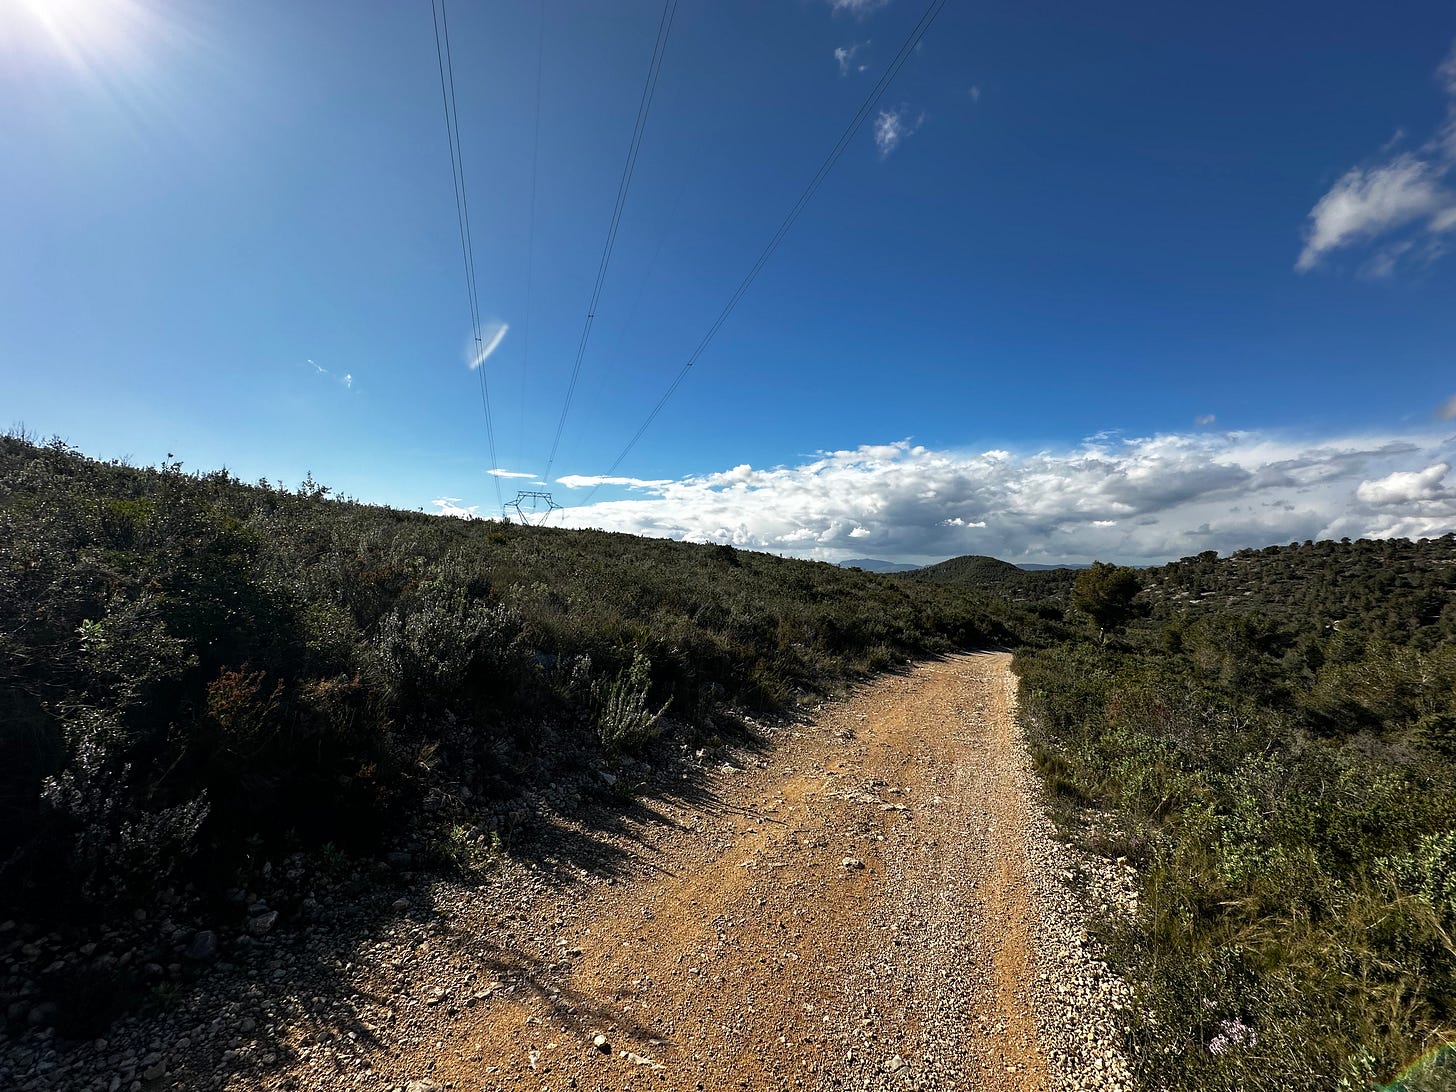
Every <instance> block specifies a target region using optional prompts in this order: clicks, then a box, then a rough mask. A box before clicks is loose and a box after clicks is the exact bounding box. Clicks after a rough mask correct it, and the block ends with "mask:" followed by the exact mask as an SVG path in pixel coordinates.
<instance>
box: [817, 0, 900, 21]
mask: <svg viewBox="0 0 1456 1092" xmlns="http://www.w3.org/2000/svg"><path fill="white" fill-rule="evenodd" d="M889 6H890V0H829V7H830V8H831V9H832V10H833V12H834V14H835V15H853V16H855V17H856V18H860V19H862V18H864V17H865V16H866V15H869V14H870V13H871V12H875V11H879V10H880V9H881V8H887V7H889Z"/></svg>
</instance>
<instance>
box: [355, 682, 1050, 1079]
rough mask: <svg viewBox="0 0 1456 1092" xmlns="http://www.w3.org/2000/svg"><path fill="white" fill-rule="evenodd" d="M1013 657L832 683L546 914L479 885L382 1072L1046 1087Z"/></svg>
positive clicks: (386, 1054)
mask: <svg viewBox="0 0 1456 1092" xmlns="http://www.w3.org/2000/svg"><path fill="white" fill-rule="evenodd" d="M1009 660H1010V657H1009V656H1007V655H1004V654H997V653H985V654H978V655H967V656H959V657H956V658H953V659H949V660H946V661H943V662H937V663H932V664H927V665H923V666H921V667H918V668H916V669H915V670H914V671H912V672H910V673H908V674H906V675H903V676H892V677H888V678H886V679H883V680H881V681H879V682H877V683H876V684H874V685H873V686H870V687H868V688H866V689H864V690H863V691H862V692H860V693H859V694H857V695H856V696H854V697H852V698H850V699H849V700H846V701H843V702H838V703H835V704H833V705H829V706H826V707H825V708H824V709H823V711H822V714H821V715H820V716H819V717H818V718H817V719H816V720H815V721H814V722H813V723H812V724H811V725H809V726H807V727H804V728H802V729H799V730H797V731H796V732H795V738H793V739H790V740H787V741H785V742H784V743H783V745H781V746H776V747H774V748H773V749H772V750H771V751H768V752H766V753H765V758H764V759H763V760H762V761H761V762H760V763H757V764H755V765H758V766H759V767H760V768H752V767H750V768H749V769H746V770H734V769H732V768H728V769H724V770H723V771H721V777H720V778H719V779H718V780H719V784H718V786H717V789H716V793H715V798H714V799H712V800H711V801H710V802H702V801H698V802H694V803H684V805H683V806H682V807H681V808H678V807H675V806H673V805H666V806H664V814H663V815H662V816H661V817H662V818H664V819H666V820H668V822H666V823H657V824H655V825H652V826H651V828H650V829H644V830H643V831H641V832H639V835H640V839H639V842H638V844H637V846H636V849H635V851H634V852H635V855H636V857H637V859H638V865H637V867H636V868H635V869H629V870H628V871H627V874H626V875H625V877H624V878H623V879H622V880H619V881H616V882H601V883H595V884H583V887H582V889H578V890H576V891H574V892H568V893H565V894H564V895H563V897H562V898H561V899H560V900H559V901H558V902H557V903H556V904H555V908H556V910H557V911H558V915H557V916H556V917H555V918H554V919H553V920H554V927H553V924H552V921H547V922H546V928H547V930H548V932H546V933H544V934H538V935H536V936H535V937H533V938H523V937H522V935H521V933H522V928H521V926H522V925H523V924H524V923H526V922H527V921H528V920H530V919H533V918H535V914H534V913H533V911H532V907H539V904H540V901H541V898H540V896H541V894H542V891H543V890H545V889H544V888H537V889H534V890H531V891H526V892H523V893H522V895H523V897H522V899H521V902H520V906H521V912H520V914H519V915H511V914H509V913H507V914H505V915H503V916H500V917H496V918H495V919H494V920H491V915H492V914H498V913H500V911H499V908H498V907H497V908H494V909H489V908H483V909H482V911H481V914H480V916H479V919H478V920H476V921H474V922H472V923H468V924H467V923H462V928H461V929H460V930H459V931H458V932H457V933H456V934H455V939H454V940H453V941H452V947H453V949H454V951H453V959H454V965H455V966H456V967H457V968H458V970H459V975H458V977H457V980H456V982H455V984H453V985H450V984H447V985H446V986H444V987H441V986H436V987H434V989H435V991H436V994H435V996H426V997H424V998H423V999H422V1000H421V999H419V998H410V999H409V1002H408V1003H407V1004H405V1005H403V1006H402V1008H403V1011H402V1012H401V1013H400V1014H399V1016H400V1017H401V1019H400V1021H399V1024H398V1031H399V1032H400V1033H403V1034H402V1037H401V1038H400V1039H396V1040H395V1041H394V1043H393V1049H390V1048H389V1046H388V1045H387V1046H386V1049H385V1050H383V1051H380V1052H378V1053H377V1054H375V1056H374V1058H373V1059H372V1061H373V1065H374V1067H375V1069H376V1075H377V1076H378V1077H384V1078H385V1079H386V1080H387V1079H389V1078H390V1076H391V1075H393V1077H394V1079H396V1080H398V1081H399V1082H400V1084H401V1085H405V1086H407V1085H408V1084H409V1083H410V1082H411V1081H419V1082H428V1081H433V1082H436V1083H437V1085H438V1086H442V1087H455V1088H469V1089H490V1088H533V1089H534V1088H542V1089H547V1088H549V1089H557V1088H583V1089H639V1088H640V1089H694V1090H696V1089H725V1088H745V1089H794V1088H806V1089H833V1088H854V1089H861V1088H871V1089H878V1088H893V1089H904V1088H937V1089H941V1088H943V1089H981V1088H985V1089H991V1088H995V1089H998V1090H999V1089H1027V1090H1031V1089H1042V1088H1045V1087H1047V1086H1048V1076H1047V1065H1046V1062H1045V1060H1044V1058H1043V1057H1042V1054H1041V1053H1040V1051H1039V1048H1038V1041H1037V1031H1036V1023H1035V1020H1034V1019H1033V1016H1032V1012H1031V1008H1030V1003H1029V998H1028V993H1027V991H1028V988H1029V986H1030V984H1031V983H1032V982H1033V981H1034V980H1035V972H1034V968H1033V966H1032V961H1031V955H1030V942H1029V930H1030V929H1031V927H1032V926H1031V922H1032V921H1033V918H1034V915H1033V911H1032V908H1031V906H1030V902H1029V896H1028V890H1029V888H1028V882H1027V868H1028V864H1027V848H1026V847H1027V838H1026V828H1027V803H1026V797H1025V794H1024V792H1023V791H1022V786H1021V785H1020V783H1019V782H1018V780H1017V776H1016V770H1017V767H1018V762H1019V758H1018V755H1017V749H1016V737H1015V722H1014V716H1013V703H1014V694H1015V690H1014V680H1013V677H1012V676H1011V673H1010V670H1009ZM548 917H549V912H548ZM526 931H527V932H530V931H531V930H530V929H527V930H526ZM552 932H554V934H555V935H554V936H553V935H551V934H552ZM436 958H438V955H437V956H436ZM393 1007H394V1006H392V1008H393ZM415 1008H418V1010H419V1011H418V1013H416V1014H415V1017H416V1018H415V1019H413V1020H412V1019H411V1016H410V1014H411V1012H412V1010H413V1009H415ZM391 1022H394V1021H391ZM422 1022H423V1023H426V1024H428V1025H429V1027H428V1031H427V1032H426V1033H425V1034H423V1035H421V1034H420V1032H421V1030H423V1029H422V1028H421V1026H420V1025H421V1023H422ZM599 1035H600V1036H603V1037H604V1039H602V1040H597V1042H596V1045H594V1042H593V1041H594V1038H595V1037H596V1036H599ZM416 1044H417V1045H416ZM400 1048H403V1049H400ZM417 1087H425V1088H428V1087H429V1084H428V1083H422V1084H421V1085H418V1086H417Z"/></svg>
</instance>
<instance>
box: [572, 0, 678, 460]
mask: <svg viewBox="0 0 1456 1092" xmlns="http://www.w3.org/2000/svg"><path fill="white" fill-rule="evenodd" d="M676 14H677V0H665V2H664V4H663V6H662V17H661V18H660V19H659V20H658V21H657V41H656V42H655V43H654V44H653V47H652V61H651V63H650V64H649V65H648V66H647V79H646V81H645V82H644V83H643V85H642V99H641V101H640V102H639V103H638V105H637V122H636V124H635V125H634V126H633V127H632V142H631V144H630V145H628V148H627V162H626V163H625V164H623V166H622V178H621V181H620V182H618V183H617V204H616V207H615V208H613V210H612V222H611V226H610V227H608V229H607V241H606V245H605V246H603V248H602V260H601V262H600V263H599V264H598V266H597V279H596V284H595V285H594V286H593V287H592V294H591V302H590V303H588V304H587V308H586V322H585V323H584V324H583V326H582V328H581V340H580V342H578V344H577V347H576V363H575V365H574V366H573V367H572V369H571V382H570V383H569V384H567V387H566V401H565V403H564V404H563V405H562V407H561V419H560V420H559V421H557V422H556V436H555V438H554V439H553V440H552V441H551V454H550V456H549V457H548V458H547V459H546V473H545V475H544V478H545V480H546V481H550V480H551V467H552V464H554V463H555V462H556V451H557V449H558V448H559V447H560V446H561V433H562V431H563V430H564V429H565V428H566V416H567V414H568V413H569V412H570V411H571V398H572V395H574V394H575V393H576V381H577V378H578V377H579V376H580V375H581V362H582V358H583V357H584V356H585V355H586V346H587V342H588V341H589V340H590V338H591V329H592V322H593V321H594V320H595V319H596V317H597V314H596V312H597V302H598V300H600V299H601V295H602V285H603V284H604V283H605V282H606V279H607V267H608V266H609V265H610V264H611V261H612V248H613V247H614V246H615V245H616V242H617V229H618V227H619V226H620V225H621V222H622V209H623V208H624V207H625V206H626V204H627V192H628V190H630V189H631V187H632V174H633V172H634V171H635V170H636V168H637V153H638V151H639V149H640V148H641V147H642V133H643V131H644V130H645V129H646V128H647V115H648V113H649V112H650V111H651V109H652V96H653V94H654V92H655V91H656V90H657V77H658V74H659V73H660V72H661V71H662V59H663V57H664V56H665V55H666V53H667V38H668V35H669V34H670V33H671V32H672V20H673V17H674V16H675V15H676Z"/></svg>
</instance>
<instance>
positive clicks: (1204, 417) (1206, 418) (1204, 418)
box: [1193, 413, 1218, 428]
mask: <svg viewBox="0 0 1456 1092" xmlns="http://www.w3.org/2000/svg"><path fill="white" fill-rule="evenodd" d="M1217 420H1218V418H1217V417H1215V416H1214V415H1213V414H1211V413H1200V414H1199V415H1198V416H1197V417H1195V418H1193V423H1194V424H1195V425H1198V426H1199V427H1200V428H1205V427H1207V426H1208V425H1211V424H1213V423H1214V422H1215V421H1217Z"/></svg>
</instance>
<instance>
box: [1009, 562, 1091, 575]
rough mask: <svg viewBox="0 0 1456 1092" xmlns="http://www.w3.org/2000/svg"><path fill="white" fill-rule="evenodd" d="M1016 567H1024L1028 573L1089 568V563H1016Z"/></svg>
mask: <svg viewBox="0 0 1456 1092" xmlns="http://www.w3.org/2000/svg"><path fill="white" fill-rule="evenodd" d="M1016 567H1017V568H1018V569H1025V570H1026V571H1027V572H1029V573H1040V572H1045V571H1046V570H1048V569H1090V568H1091V567H1092V566H1091V565H1032V564H1029V563H1028V564H1026V565H1018V566H1016Z"/></svg>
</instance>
